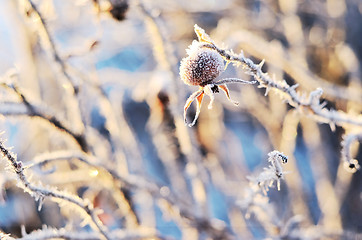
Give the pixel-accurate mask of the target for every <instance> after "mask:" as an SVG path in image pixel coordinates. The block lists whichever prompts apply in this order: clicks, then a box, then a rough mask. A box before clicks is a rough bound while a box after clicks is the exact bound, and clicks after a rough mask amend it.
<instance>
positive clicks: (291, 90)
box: [195, 25, 362, 128]
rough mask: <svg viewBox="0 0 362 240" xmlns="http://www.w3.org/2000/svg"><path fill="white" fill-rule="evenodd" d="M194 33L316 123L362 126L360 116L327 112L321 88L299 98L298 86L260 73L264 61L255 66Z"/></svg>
mask: <svg viewBox="0 0 362 240" xmlns="http://www.w3.org/2000/svg"><path fill="white" fill-rule="evenodd" d="M195 31H196V33H197V34H198V37H199V41H200V42H203V43H204V44H203V47H205V48H210V49H213V50H216V51H217V52H218V53H219V54H220V55H221V56H223V57H224V58H225V60H226V61H227V62H228V63H229V62H232V63H234V64H235V65H236V66H241V67H242V68H243V69H244V70H245V71H246V73H247V74H249V75H251V76H253V77H254V79H255V80H256V81H258V82H259V88H266V93H265V94H267V93H268V92H269V90H270V89H274V90H277V91H278V92H280V93H283V94H282V96H283V98H284V99H285V100H287V101H288V103H289V104H290V105H291V106H293V107H295V108H297V109H300V110H302V111H303V112H304V113H306V114H308V115H311V116H313V117H315V118H316V119H317V120H318V121H321V122H324V123H329V124H330V125H331V126H332V128H334V125H335V124H336V125H340V126H342V125H344V124H350V125H356V126H362V116H351V115H349V114H346V113H344V112H342V111H335V110H328V109H326V108H324V107H325V105H326V104H327V103H326V102H323V103H320V98H321V96H322V94H323V90H322V89H321V88H317V89H316V90H315V91H313V92H311V93H310V94H309V96H308V97H304V96H301V95H300V94H299V93H298V92H297V91H296V88H297V87H298V84H296V85H293V86H290V85H289V84H288V83H287V82H286V81H285V80H283V81H277V80H274V79H273V78H271V77H270V76H269V74H268V73H264V72H263V71H262V67H263V65H264V60H263V61H262V62H261V63H259V64H255V63H254V62H253V61H252V60H251V59H249V58H247V57H245V56H244V53H243V52H241V53H240V54H235V53H234V52H233V51H232V50H224V49H221V48H219V47H218V46H216V45H215V43H214V42H213V40H212V39H211V38H210V37H209V36H208V35H207V34H206V33H205V31H204V30H203V29H202V28H200V27H199V26H197V25H195Z"/></svg>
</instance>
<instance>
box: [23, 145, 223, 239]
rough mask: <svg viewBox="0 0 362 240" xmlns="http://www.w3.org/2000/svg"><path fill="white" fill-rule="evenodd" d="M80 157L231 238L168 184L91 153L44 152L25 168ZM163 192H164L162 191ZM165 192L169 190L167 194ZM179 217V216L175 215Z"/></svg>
mask: <svg viewBox="0 0 362 240" xmlns="http://www.w3.org/2000/svg"><path fill="white" fill-rule="evenodd" d="M72 158H75V159H78V160H79V161H81V162H83V163H85V164H87V165H89V166H92V167H95V168H97V169H99V170H103V171H105V172H107V173H108V174H110V176H111V177H112V178H113V180H115V181H118V182H120V183H121V185H123V186H124V187H126V188H129V189H133V190H136V189H143V190H147V191H148V192H149V193H150V194H151V195H152V196H153V197H154V198H156V199H163V200H165V201H166V202H167V203H168V205H169V206H170V207H171V208H174V209H179V215H180V216H179V217H181V219H180V220H181V221H182V222H183V223H184V224H185V223H186V222H189V223H187V224H189V225H191V226H193V227H196V228H197V229H199V230H200V231H205V232H209V233H210V234H211V235H212V236H214V237H221V236H222V237H223V239H230V233H229V232H228V230H227V229H226V228H225V227H224V226H218V225H215V224H214V223H212V222H210V221H209V220H208V219H207V218H201V217H196V216H194V214H192V212H190V211H189V210H188V209H189V208H190V206H187V205H186V203H184V202H183V201H182V198H180V197H179V196H177V195H175V193H173V192H172V191H171V189H169V188H168V187H166V186H159V185H157V184H155V183H151V182H149V181H147V180H146V179H143V178H142V177H141V176H136V175H131V174H130V175H128V176H127V177H123V176H121V175H119V174H118V173H117V172H116V171H114V170H112V168H111V167H108V166H105V165H104V164H99V163H97V162H96V159H95V158H94V157H93V156H91V155H89V154H84V153H83V152H70V151H58V152H53V153H49V154H43V155H40V156H38V157H36V158H35V159H34V160H33V161H32V162H30V163H28V165H26V166H25V168H32V167H35V166H38V165H42V164H46V163H49V162H52V161H58V160H67V159H72ZM165 188H166V189H168V190H165V191H160V189H165ZM162 192H163V193H162ZM164 192H167V194H165V193H164ZM175 217H177V216H175Z"/></svg>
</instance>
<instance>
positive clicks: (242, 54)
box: [239, 50, 245, 58]
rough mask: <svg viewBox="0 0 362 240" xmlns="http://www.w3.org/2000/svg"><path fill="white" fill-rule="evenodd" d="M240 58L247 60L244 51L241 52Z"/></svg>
mask: <svg viewBox="0 0 362 240" xmlns="http://www.w3.org/2000/svg"><path fill="white" fill-rule="evenodd" d="M239 57H240V58H245V55H244V51H243V50H241V51H240V54H239Z"/></svg>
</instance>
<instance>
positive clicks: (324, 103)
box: [319, 101, 328, 109]
mask: <svg viewBox="0 0 362 240" xmlns="http://www.w3.org/2000/svg"><path fill="white" fill-rule="evenodd" d="M327 104H328V103H327V101H323V102H322V103H321V104H320V105H319V106H320V108H321V109H322V108H324V107H325V106H326V105H327Z"/></svg>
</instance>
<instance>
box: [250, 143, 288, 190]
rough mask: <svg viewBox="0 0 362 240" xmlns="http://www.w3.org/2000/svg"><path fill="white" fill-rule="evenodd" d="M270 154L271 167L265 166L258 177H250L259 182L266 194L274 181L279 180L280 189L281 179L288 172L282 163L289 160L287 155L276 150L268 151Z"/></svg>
mask: <svg viewBox="0 0 362 240" xmlns="http://www.w3.org/2000/svg"><path fill="white" fill-rule="evenodd" d="M268 156H269V157H268V162H269V164H270V165H269V167H268V168H264V170H263V172H261V173H260V174H259V175H258V176H257V177H248V179H249V180H250V181H251V182H254V183H257V184H258V185H259V186H260V187H261V189H262V190H263V192H264V193H265V194H266V192H267V191H268V190H269V187H272V186H273V183H274V182H277V189H278V191H279V190H280V180H281V179H284V174H285V173H286V172H284V171H283V168H282V164H285V163H287V161H288V157H287V156H285V155H284V154H283V153H281V152H279V151H276V150H274V151H272V152H270V153H268Z"/></svg>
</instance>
